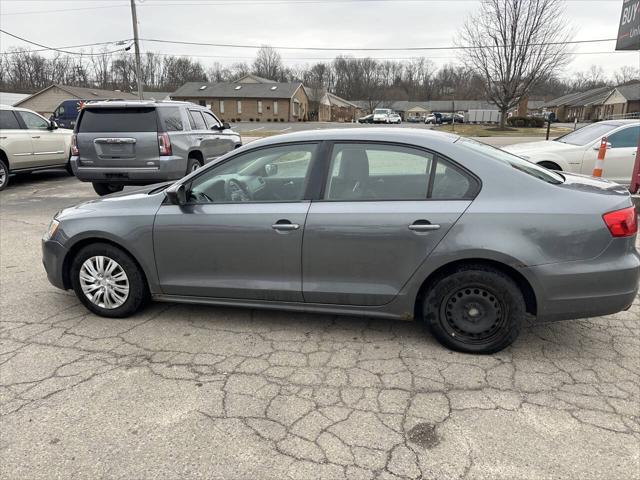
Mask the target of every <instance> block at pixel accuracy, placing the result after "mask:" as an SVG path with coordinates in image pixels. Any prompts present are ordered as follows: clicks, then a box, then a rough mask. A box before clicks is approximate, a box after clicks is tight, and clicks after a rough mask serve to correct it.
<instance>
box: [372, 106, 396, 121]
mask: <svg viewBox="0 0 640 480" xmlns="http://www.w3.org/2000/svg"><path fill="white" fill-rule="evenodd" d="M391 113H393V112H392V111H391V110H390V109H389V108H376V109H375V110H374V111H373V123H389V115H391Z"/></svg>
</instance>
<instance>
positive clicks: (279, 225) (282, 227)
mask: <svg viewBox="0 0 640 480" xmlns="http://www.w3.org/2000/svg"><path fill="white" fill-rule="evenodd" d="M271 228H273V229H274V230H278V231H281V232H289V231H291V230H298V229H299V228H300V225H299V224H297V223H291V222H290V221H289V220H278V221H277V222H276V223H274V224H273V225H271Z"/></svg>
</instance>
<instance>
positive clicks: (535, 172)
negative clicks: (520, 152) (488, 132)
mask: <svg viewBox="0 0 640 480" xmlns="http://www.w3.org/2000/svg"><path fill="white" fill-rule="evenodd" d="M456 143H458V144H460V146H462V147H465V148H468V149H469V150H472V151H474V152H479V153H483V154H485V155H489V156H491V157H493V158H495V159H496V160H500V161H501V162H504V163H507V164H509V165H511V166H512V167H513V168H515V169H516V170H520V171H521V172H523V173H526V174H528V175H531V176H532V177H536V178H538V179H540V180H543V181H545V182H547V183H553V184H556V185H557V184H559V183H563V182H564V177H563V176H562V175H560V174H558V173H556V172H553V171H551V170H547V169H546V168H544V167H541V166H539V165H536V164H535V163H531V162H528V161H527V160H525V159H524V158H521V157H518V156H516V155H513V154H511V153H509V152H505V151H504V150H500V149H499V148H496V147H492V146H491V145H487V144H486V143H481V142H477V141H475V140H471V139H470V138H462V137H460V138H459V139H458V140H456Z"/></svg>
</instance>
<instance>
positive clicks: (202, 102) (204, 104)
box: [198, 100, 207, 107]
mask: <svg viewBox="0 0 640 480" xmlns="http://www.w3.org/2000/svg"><path fill="white" fill-rule="evenodd" d="M198 103H199V104H200V105H202V106H203V107H206V106H207V102H205V101H204V100H200V101H199V102H198Z"/></svg>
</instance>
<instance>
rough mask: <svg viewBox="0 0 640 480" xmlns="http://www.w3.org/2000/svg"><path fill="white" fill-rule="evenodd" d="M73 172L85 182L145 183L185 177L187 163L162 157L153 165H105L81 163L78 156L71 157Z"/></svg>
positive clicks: (177, 158)
mask: <svg viewBox="0 0 640 480" xmlns="http://www.w3.org/2000/svg"><path fill="white" fill-rule="evenodd" d="M70 162H71V168H72V169H73V174H74V175H75V176H76V177H77V178H78V180H81V181H83V182H95V183H115V184H125V185H127V184H131V185H140V184H142V185H144V184H149V183H157V182H164V181H167V180H177V179H179V178H182V177H184V175H185V173H186V169H187V163H186V160H185V159H184V158H181V157H177V156H171V157H160V158H159V159H158V161H157V164H158V165H157V166H152V167H123V166H118V167H104V166H96V167H94V166H91V167H89V166H86V165H82V166H81V165H80V162H79V158H78V157H71V160H70Z"/></svg>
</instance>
